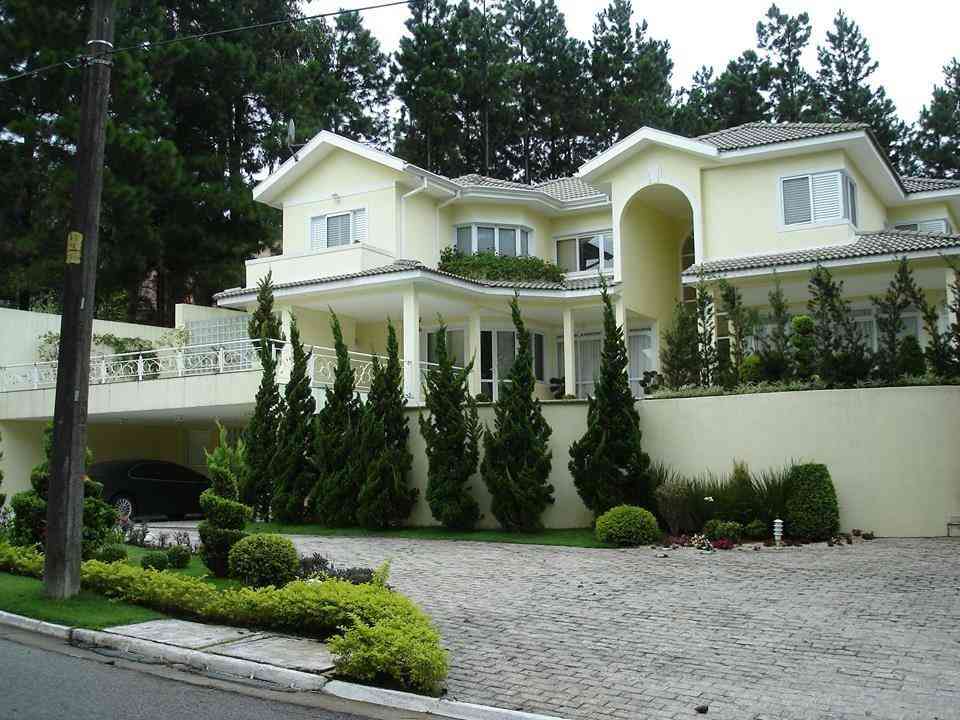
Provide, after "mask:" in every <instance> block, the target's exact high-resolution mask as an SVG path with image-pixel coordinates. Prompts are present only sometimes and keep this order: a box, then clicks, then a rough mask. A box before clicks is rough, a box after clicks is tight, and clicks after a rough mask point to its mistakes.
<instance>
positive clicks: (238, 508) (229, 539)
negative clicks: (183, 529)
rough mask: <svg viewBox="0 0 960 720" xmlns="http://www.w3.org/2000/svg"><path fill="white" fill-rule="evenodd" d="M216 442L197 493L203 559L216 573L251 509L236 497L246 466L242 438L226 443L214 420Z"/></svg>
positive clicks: (223, 572)
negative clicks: (207, 481) (203, 484)
mask: <svg viewBox="0 0 960 720" xmlns="http://www.w3.org/2000/svg"><path fill="white" fill-rule="evenodd" d="M217 429H218V430H219V431H220V442H219V443H218V444H217V447H216V448H215V449H214V451H213V452H212V453H210V452H208V453H206V458H207V469H208V470H209V472H210V487H209V488H208V489H207V490H204V491H203V494H202V495H200V507H201V509H202V510H203V513H204V519H203V520H202V521H201V522H200V524H199V525H198V526H197V532H198V533H199V534H200V541H201V543H202V546H201V556H202V557H203V562H204V564H206V566H207V567H208V568H209V569H210V572H212V573H213V574H214V575H216V576H217V577H226V576H227V574H228V562H227V560H228V557H229V555H230V548H232V547H233V546H234V545H235V544H236V543H238V542H239V541H240V540H242V539H243V538H244V537H246V533H245V532H244V531H243V528H244V527H245V526H246V524H247V521H249V520H250V517H251V515H252V514H253V513H252V509H251V508H250V507H249V506H247V505H244V504H243V503H241V502H240V501H239V495H240V493H239V481H240V478H241V476H242V475H243V472H244V469H245V467H246V448H245V446H244V442H243V438H237V442H236V444H235V445H231V444H230V439H229V437H228V436H227V429H226V428H225V427H224V426H223V425H221V424H220V423H219V422H218V423H217Z"/></svg>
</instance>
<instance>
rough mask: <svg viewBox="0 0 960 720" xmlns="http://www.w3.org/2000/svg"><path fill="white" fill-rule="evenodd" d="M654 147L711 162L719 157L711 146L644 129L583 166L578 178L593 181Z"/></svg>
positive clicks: (664, 132) (651, 129) (717, 151)
mask: <svg viewBox="0 0 960 720" xmlns="http://www.w3.org/2000/svg"><path fill="white" fill-rule="evenodd" d="M651 145H660V146H663V147H669V148H673V149H675V150H679V151H681V152H686V153H690V154H693V155H697V156H699V157H703V158H708V159H714V158H717V157H718V156H719V150H717V148H716V146H714V145H711V144H710V143H705V142H702V141H700V140H694V139H691V138H686V137H683V136H682V135H675V134H673V133H669V132H666V131H664V130H657V129H656V128H651V127H647V126H644V127H642V128H640V129H639V130H637V131H635V132H633V133H631V134H630V135H628V136H627V137H625V138H623V140H620V141H619V142H616V143H614V144H613V145H611V146H610V147H609V148H607V149H606V150H604V151H603V152H601V153H600V154H599V155H597V156H596V157H594V158H592V159H591V160H588V161H587V162H585V163H584V164H583V165H581V166H580V169H579V170H577V177H579V178H581V179H583V180H585V181H586V182H590V181H591V180H592V179H595V178H597V177H599V176H600V175H602V174H603V173H604V172H607V171H609V170H611V169H613V168H614V167H616V166H617V165H619V164H620V163H622V162H624V161H625V160H626V159H627V157H629V156H630V155H633V154H634V153H637V152H640V151H641V150H643V149H644V148H645V147H649V146H651Z"/></svg>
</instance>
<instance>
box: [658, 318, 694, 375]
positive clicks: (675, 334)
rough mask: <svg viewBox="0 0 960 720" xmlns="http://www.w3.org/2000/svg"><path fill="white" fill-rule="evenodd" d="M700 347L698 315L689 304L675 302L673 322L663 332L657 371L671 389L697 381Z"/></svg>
mask: <svg viewBox="0 0 960 720" xmlns="http://www.w3.org/2000/svg"><path fill="white" fill-rule="evenodd" d="M699 367H700V348H699V333H698V332H697V314H696V309H695V308H694V306H693V304H692V303H683V302H680V303H677V305H676V307H675V308H674V310H673V322H672V323H671V324H670V326H669V327H668V328H667V329H666V330H665V331H664V333H663V337H662V343H661V349H660V372H661V374H662V376H663V382H664V384H665V385H666V386H667V387H668V388H671V389H673V390H677V389H679V388H682V387H688V386H692V385H696V384H698V383H699V381H700V371H699Z"/></svg>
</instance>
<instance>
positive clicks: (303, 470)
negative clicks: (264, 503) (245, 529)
mask: <svg viewBox="0 0 960 720" xmlns="http://www.w3.org/2000/svg"><path fill="white" fill-rule="evenodd" d="M290 346H291V348H292V352H293V365H292V367H291V369H290V379H289V380H288V381H287V387H286V390H285V393H284V403H283V417H282V419H281V421H280V431H279V438H278V443H277V459H276V477H277V485H276V492H275V493H274V496H273V502H272V508H273V516H274V517H275V518H276V519H278V520H280V521H281V522H301V521H302V520H303V517H304V513H305V512H306V501H307V495H308V494H309V492H310V488H312V487H313V483H314V480H315V478H314V475H313V469H312V467H311V465H310V463H309V461H308V459H307V458H308V455H309V453H310V452H311V450H312V449H313V414H314V411H315V409H316V402H315V401H314V399H313V389H312V387H311V386H310V375H309V373H308V367H309V363H311V362H313V356H312V355H311V354H310V353H307V352H306V351H305V350H304V348H303V343H302V342H300V328H299V327H298V326H297V319H296V317H291V318H290Z"/></svg>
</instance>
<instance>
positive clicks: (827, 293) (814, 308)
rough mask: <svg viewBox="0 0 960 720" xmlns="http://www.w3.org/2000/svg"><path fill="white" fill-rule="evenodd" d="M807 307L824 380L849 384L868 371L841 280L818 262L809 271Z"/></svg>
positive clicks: (865, 352)
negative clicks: (812, 323)
mask: <svg viewBox="0 0 960 720" xmlns="http://www.w3.org/2000/svg"><path fill="white" fill-rule="evenodd" d="M809 290H810V299H809V300H808V301H807V308H808V309H809V311H810V315H811V317H812V318H813V322H814V330H813V336H814V348H815V350H816V365H817V373H818V374H819V375H820V377H821V378H822V379H823V380H824V381H825V382H827V383H831V384H841V385H852V384H853V383H855V382H857V381H859V380H863V379H865V378H866V377H867V375H868V374H869V373H870V367H871V365H872V362H871V358H870V353H869V351H868V350H867V348H866V346H865V345H864V342H863V336H862V335H861V333H860V329H859V328H858V327H857V323H856V321H855V320H854V319H853V312H852V311H851V309H850V302H849V301H847V300H845V299H844V298H843V281H837V280H834V279H833V275H831V273H830V271H829V270H827V269H826V268H825V267H823V266H821V265H817V267H816V268H814V270H813V272H812V273H811V275H810V282H809Z"/></svg>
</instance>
